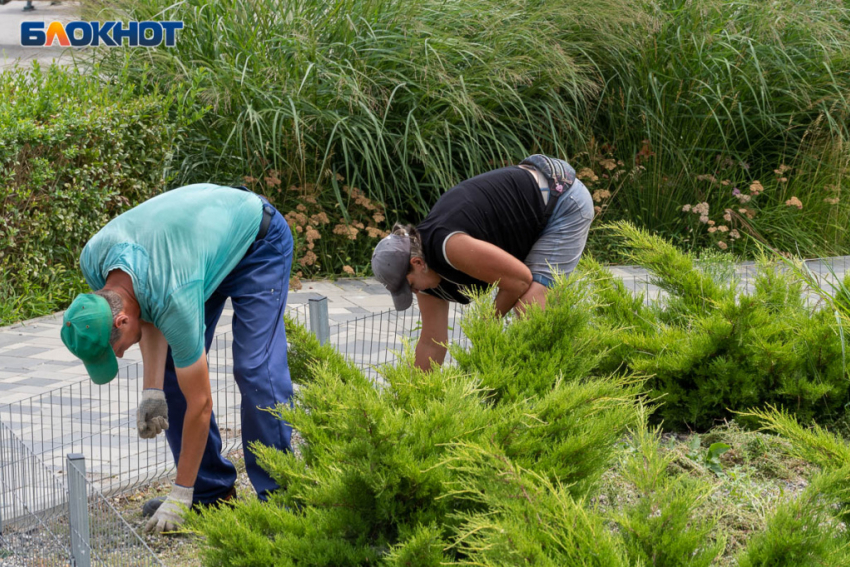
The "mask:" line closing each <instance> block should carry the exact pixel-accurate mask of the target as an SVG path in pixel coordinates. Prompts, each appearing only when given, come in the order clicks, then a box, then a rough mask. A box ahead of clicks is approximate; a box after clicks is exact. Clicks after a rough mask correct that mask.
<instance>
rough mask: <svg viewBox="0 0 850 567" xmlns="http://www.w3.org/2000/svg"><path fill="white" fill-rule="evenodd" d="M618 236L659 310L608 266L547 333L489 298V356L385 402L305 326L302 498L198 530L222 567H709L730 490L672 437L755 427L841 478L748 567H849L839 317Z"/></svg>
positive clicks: (233, 509) (299, 403) (385, 378)
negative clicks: (665, 442) (724, 491)
mask: <svg viewBox="0 0 850 567" xmlns="http://www.w3.org/2000/svg"><path fill="white" fill-rule="evenodd" d="M613 228H614V231H615V232H616V233H618V234H619V235H620V236H621V237H622V239H623V242H624V244H625V249H626V251H627V254H628V255H629V256H630V257H631V258H632V260H633V261H635V262H637V263H639V264H641V265H644V266H646V267H647V268H649V269H650V271H651V272H652V273H653V274H654V277H655V283H656V285H658V286H659V287H660V288H661V289H663V290H664V292H665V297H664V299H663V300H662V301H661V302H660V303H657V304H655V305H647V304H645V303H644V302H643V301H642V299H641V298H640V297H638V298H635V297H634V296H633V295H632V293H631V292H630V291H629V290H628V289H627V288H626V287H625V286H624V285H623V283H622V282H621V281H620V280H618V279H617V278H614V277H613V276H612V274H611V273H610V272H609V271H608V270H606V269H605V268H603V267H602V266H601V265H599V264H598V263H596V262H594V261H593V260H592V259H590V258H588V259H585V260H583V262H582V265H581V267H580V270H579V271H578V272H577V273H576V274H574V275H573V277H572V279H571V280H570V282H569V283H568V282H566V281H563V280H559V281H558V282H557V283H556V285H555V287H554V288H553V289H552V290H551V293H550V294H549V296H548V299H547V308H546V310H545V311H541V310H540V309H539V308H536V307H531V308H529V309H528V311H527V312H526V314H525V315H522V316H514V317H513V318H512V319H511V320H510V321H505V320H503V319H501V318H499V317H498V316H497V315H496V313H495V311H494V310H493V307H492V302H491V301H490V299H489V297H488V295H487V294H481V295H480V296H478V297H476V298H474V301H473V303H472V305H471V307H470V309H469V310H468V312H467V314H466V315H465V317H464V320H463V322H462V326H463V330H464V334H465V335H466V337H467V338H468V339H469V346H460V345H453V346H452V347H451V349H452V355H453V358H454V360H455V361H456V364H454V365H450V366H444V367H442V368H438V369H436V370H434V371H432V372H429V373H422V372H421V371H419V370H416V369H414V368H413V364H412V362H413V360H412V359H413V357H412V352H411V350H410V349H409V348H408V349H406V351H405V353H403V356H402V359H401V360H400V361H399V362H398V363H397V364H395V365H390V366H385V367H383V368H381V369H380V373H381V379H380V380H379V381H378V383H373V382H372V381H371V380H370V379H368V378H367V377H366V376H365V375H364V374H363V373H362V372H361V371H360V370H359V369H358V368H357V367H356V366H354V365H353V364H352V363H349V362H348V361H347V360H346V359H345V358H343V356H342V355H340V354H339V353H338V352H336V351H335V350H334V348H333V347H332V346H330V345H325V346H321V345H319V343H318V341H317V340H316V339H315V337H313V336H312V335H311V334H310V333H308V332H307V331H306V330H305V329H304V328H303V327H300V326H299V325H297V324H295V323H293V322H292V321H289V320H287V322H286V324H287V335H288V339H289V343H290V345H289V363H290V370H291V373H292V377H293V380H294V381H295V382H297V383H299V384H300V388H299V390H298V393H297V396H296V398H295V400H294V403H293V405H292V406H291V407H289V406H287V407H279V408H277V410H276V412H277V414H278V415H279V417H280V418H281V419H285V420H287V421H288V422H289V423H291V424H292V426H293V427H294V429H295V430H296V431H298V432H299V435H300V438H301V440H302V442H301V443H299V444H298V454H285V453H282V452H279V451H277V450H274V449H271V448H268V447H263V446H255V447H254V450H255V451H256V452H257V453H258V456H259V459H260V462H261V463H262V465H263V466H264V467H265V468H266V469H267V470H268V471H269V473H270V474H271V475H272V477H273V478H274V479H275V480H276V481H277V482H278V483H279V484H280V486H281V488H282V490H280V491H279V492H277V493H275V494H273V495H272V496H271V497H270V500H269V501H268V502H265V503H264V502H259V501H258V500H256V499H255V498H250V497H249V498H245V499H241V500H239V501H238V502H236V503H235V504H233V505H231V506H224V507H222V508H220V509H213V510H205V511H201V512H200V513H198V514H197V515H190V518H189V520H188V522H187V527H188V529H190V530H192V531H194V532H195V533H196V534H199V535H200V536H202V540H203V555H204V562H205V564H206V565H211V566H237V565H239V566H258V567H259V566H263V567H265V566H268V565H275V566H278V565H280V566H286V565H298V566H328V567H330V566H334V567H347V566H367V565H383V566H388V567H389V566H397V567H437V566H441V565H475V566H509V565H538V566H552V567H556V566H565V565H581V566H599V567H619V566H623V567H626V566H656V567H701V566H705V567H708V566H709V565H714V564H717V561H718V558H719V557H720V555H721V553H723V552H724V549H725V547H726V541H725V537H724V535H723V533H722V532H719V531H718V526H717V523H718V522H717V519H716V518H714V517H712V516H711V515H707V514H706V512H705V509H706V507H710V504H709V502H710V499H711V498H712V496H713V495H714V491H715V490H716V489H717V486H716V485H710V484H705V481H704V480H701V479H700V478H697V477H692V476H689V475H688V474H686V473H683V472H682V471H681V470H676V469H675V467H673V466H672V463H673V460H672V459H673V458H674V456H673V455H672V453H669V452H668V451H666V450H665V449H664V448H663V447H662V441H661V440H662V427H663V428H664V429H670V428H681V427H685V426H687V427H698V428H708V427H710V426H711V425H712V424H713V422H714V421H715V420H718V419H722V418H737V419H740V420H743V422H744V423H746V424H749V425H756V424H761V425H762V426H764V427H766V428H767V429H770V430H772V431H773V432H776V433H779V434H781V435H783V436H785V437H787V438H788V439H789V440H790V441H791V444H792V445H793V446H794V447H795V448H796V449H795V451H796V452H795V455H796V456H797V457H799V458H802V459H805V460H808V461H810V462H812V463H814V464H815V465H816V466H818V467H820V469H821V472H820V473H819V474H817V475H816V476H815V477H814V478H813V479H812V481H811V486H809V487H808V488H807V489H806V490H804V491H803V493H802V494H801V495H800V496H799V497H798V498H796V499H793V500H783V501H781V502H779V503H778V504H777V505H776V506H775V507H774V508H773V509H771V510H770V511H769V512H768V513H767V514H766V515H765V518H766V521H765V522H764V524H763V526H762V527H764V528H765V529H763V530H762V531H760V532H758V533H754V534H753V535H752V536H751V537H750V538H749V539H748V541H747V544H746V546H745V547H742V548H740V550H739V551H738V550H736V551H735V554H736V560H737V561H738V563H739V564H740V565H742V566H747V567H755V566H764V567H766V566H783V565H788V566H789V567H790V566H791V565H850V540H848V539H847V531H846V529H845V530H844V531H840V530H838V527H839V526H841V525H846V522H847V520H848V518H850V514H848V512H847V511H848V510H850V496H848V494H850V482H848V480H847V479H848V478H850V450H849V449H848V448H847V447H848V446H847V443H846V442H845V441H844V440H842V439H840V438H838V437H837V436H834V435H832V434H830V433H828V432H827V431H826V430H823V429H820V428H817V427H816V428H814V429H811V430H809V429H806V428H805V427H804V425H801V423H803V424H806V423H808V422H810V421H812V420H813V419H818V420H820V419H823V418H829V417H830V416H832V415H833V414H835V413H837V412H839V411H840V410H841V409H842V407H843V405H844V404H845V403H847V394H848V389H847V388H848V381H847V379H846V373H845V370H846V362H845V360H844V357H843V349H842V339H841V337H840V334H839V332H838V331H837V329H836V322H835V321H836V320H835V319H834V317H833V315H832V313H830V312H829V311H826V310H822V311H821V310H818V309H810V308H808V307H807V306H806V305H805V301H804V290H803V289H802V287H801V285H800V284H799V283H798V282H796V281H795V280H794V279H793V277H792V276H791V275H789V274H784V273H782V272H781V271H778V270H772V269H762V270H761V271H760V274H759V276H758V277H757V278H756V279H755V281H754V282H752V285H751V289H749V290H743V289H741V287H742V286H738V285H737V284H736V282H734V279H733V278H732V277H731V276H732V272H731V271H730V270H728V269H726V268H724V266H723V264H722V262H720V263H716V262H715V263H711V262H706V261H702V262H701V263H698V262H696V261H695V260H694V259H693V258H691V257H690V256H689V255H687V254H685V253H682V252H680V251H679V250H677V249H676V248H675V247H673V246H672V245H670V244H669V243H667V242H665V241H663V240H661V239H658V238H655V237H653V236H651V235H649V234H647V233H646V232H643V231H640V230H637V229H635V228H633V227H631V226H629V225H625V224H622V225H616V226H614V227H613ZM767 267H768V266H765V268H767ZM745 291H746V293H745ZM774 406H776V407H778V408H779V409H774ZM742 411H743V413H742ZM652 420H655V421H656V424H654V425H650V421H652ZM659 422H660V423H661V425H658V423H659ZM615 463H618V464H619V466H617V467H615V466H614V464H615ZM614 469H618V471H619V472H618V473H617V474H619V475H620V478H621V479H622V481H623V486H626V487H628V491H629V493H630V497H629V498H627V499H624V500H623V502H624V503H623V504H622V505H618V507H616V508H605V506H603V505H600V502H601V500H600V495H601V493H598V490H597V489H598V488H599V486H600V482H601V480H604V478H603V474H604V473H606V472H607V471H611V470H614ZM718 470H720V469H718ZM727 555H728V554H727ZM725 558H727V559H728V558H731V555H729V556H728V557H725Z"/></svg>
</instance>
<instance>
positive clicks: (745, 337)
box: [587, 223, 850, 430]
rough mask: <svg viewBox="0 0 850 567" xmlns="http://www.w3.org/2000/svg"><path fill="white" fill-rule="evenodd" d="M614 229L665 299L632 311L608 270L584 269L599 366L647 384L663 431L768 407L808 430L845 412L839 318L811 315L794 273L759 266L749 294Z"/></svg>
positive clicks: (628, 231)
mask: <svg viewBox="0 0 850 567" xmlns="http://www.w3.org/2000/svg"><path fill="white" fill-rule="evenodd" d="M611 229H612V232H613V233H614V234H617V235H619V237H620V238H622V242H623V244H624V249H625V251H626V252H625V254H626V257H627V258H628V259H629V261H631V262H634V263H636V264H638V265H640V266H643V267H645V268H647V269H648V270H649V271H650V272H651V274H652V278H653V283H654V284H655V285H657V286H658V287H660V288H661V289H662V290H663V291H664V292H665V293H666V297H665V299H664V300H663V301H661V302H660V303H657V304H655V305H654V306H651V307H647V306H640V305H636V301H635V300H634V299H633V298H632V297H631V296H630V292H629V291H627V290H626V289H625V287H624V286H623V285H622V284H620V283H618V282H614V281H613V280H612V277H611V276H610V274H606V270H604V269H603V268H601V267H600V266H599V265H598V264H594V263H593V262H589V263H587V266H588V271H589V273H590V274H591V275H590V276H589V277H590V279H591V281H592V282H593V284H592V285H593V286H594V288H595V289H598V307H597V308H596V315H597V317H599V318H600V319H601V322H600V324H599V325H600V328H601V329H603V332H600V336H601V337H602V338H603V339H605V340H607V341H609V343H608V344H609V346H610V351H609V355H608V356H607V357H606V358H605V359H604V360H603V361H602V363H601V364H602V367H603V368H607V367H611V368H616V367H620V366H623V365H624V366H625V368H627V369H628V370H629V371H631V372H634V373H637V374H641V375H646V376H649V377H650V378H649V380H648V381H647V385H648V388H649V391H650V397H652V398H656V397H657V398H658V399H659V400H660V402H661V404H660V407H659V410H658V412H657V413H656V414H655V418H656V419H661V420H663V421H664V424H665V426H666V427H668V428H672V429H677V430H680V429H683V428H686V427H687V428H696V429H698V430H705V429H708V428H710V427H711V426H712V425H713V424H714V423H715V422H716V421H717V420H722V419H724V418H730V417H733V414H732V412H734V411H736V410H739V411H740V410H746V409H749V408H756V407H764V406H765V405H767V404H774V405H779V406H782V407H784V408H787V409H788V410H790V411H793V412H794V414H795V415H796V416H797V417H798V418H799V419H801V420H802V421H805V422H810V421H811V420H813V419H819V420H820V419H828V418H835V417H836V416H838V415H839V414H840V413H842V411H843V407H844V405H845V404H846V403H847V401H848V386H850V382H848V380H847V360H846V358H845V356H844V348H843V344H842V343H843V339H842V337H841V335H840V333H839V329H838V328H837V326H836V320H835V315H834V313H833V312H832V311H831V310H829V309H817V308H815V309H810V308H808V307H806V305H805V301H804V295H803V294H804V291H803V289H802V286H801V284H800V283H799V281H798V280H797V279H796V278H795V277H794V276H793V274H789V273H786V272H783V271H782V270H779V269H778V267H777V266H776V265H771V264H769V263H763V264H762V266H761V268H762V269H760V270H759V274H758V276H757V277H756V279H755V282H754V286H753V287H754V289H753V290H752V291H751V293H745V291H744V290H739V289H738V288H737V287H736V281H735V278H731V279H724V278H722V277H715V275H712V273H711V270H706V269H701V268H699V267H698V266H697V265H695V263H694V260H693V259H692V257H691V256H689V255H687V254H685V253H683V252H681V251H679V250H678V249H677V248H676V247H674V246H673V245H672V244H670V243H669V242H667V241H665V240H664V239H662V238H660V237H657V236H653V235H650V234H649V233H648V232H646V231H644V230H640V229H637V228H635V227H633V226H632V225H629V224H625V223H622V224H616V225H613V226H612V227H611ZM632 308H634V312H632V313H628V314H624V310H626V309H632ZM611 329H614V331H613V332H611V331H610V330H611Z"/></svg>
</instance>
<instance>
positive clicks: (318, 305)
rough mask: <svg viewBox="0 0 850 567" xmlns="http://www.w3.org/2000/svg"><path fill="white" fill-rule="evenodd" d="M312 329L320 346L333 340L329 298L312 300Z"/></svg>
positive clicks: (310, 301)
mask: <svg viewBox="0 0 850 567" xmlns="http://www.w3.org/2000/svg"><path fill="white" fill-rule="evenodd" d="M309 306H310V329H311V330H312V331H313V334H314V335H316V338H317V339H319V344H320V345H323V344H325V343H327V342H328V341H329V340H330V338H331V324H330V321H329V320H328V298H327V297H320V298H318V299H312V298H311V299H310V300H309Z"/></svg>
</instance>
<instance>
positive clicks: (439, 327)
mask: <svg viewBox="0 0 850 567" xmlns="http://www.w3.org/2000/svg"><path fill="white" fill-rule="evenodd" d="M416 300H417V302H418V303H419V312H420V313H421V314H422V332H421V333H420V335H419V342H418V343H417V344H416V360H415V362H414V364H415V365H416V367H417V368H420V369H422V370H424V371H425V372H428V371H429V370H430V369H431V361H432V360H433V361H434V363H435V364H437V365H440V364H442V363H443V360H445V358H446V346H445V345H446V343H447V342H448V340H449V302H448V301H446V300H444V299H440V298H439V297H434V296H433V295H428V294H427V293H417V294H416Z"/></svg>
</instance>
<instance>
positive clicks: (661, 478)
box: [614, 422, 724, 567]
mask: <svg viewBox="0 0 850 567" xmlns="http://www.w3.org/2000/svg"><path fill="white" fill-rule="evenodd" d="M631 439H632V442H633V444H634V446H635V451H634V452H633V453H632V454H631V455H630V456H629V457H628V458H627V459H626V460H625V464H624V467H623V475H622V476H623V478H624V480H625V481H627V482H629V483H631V484H632V485H633V486H634V487H635V490H636V493H637V496H638V498H637V500H636V502H634V503H633V504H632V505H630V506H628V507H626V508H624V509H623V510H621V511H619V512H618V513H617V514H616V515H615V516H614V520H615V522H616V525H617V527H618V528H619V530H620V533H621V534H622V537H623V542H624V544H625V548H626V553H627V556H628V558H629V559H630V560H631V564H632V565H656V566H657V567H673V566H679V565H682V566H688V567H697V566H705V567H708V565H711V564H712V562H713V561H714V559H715V558H716V557H717V555H719V554H720V552H721V551H722V550H723V547H724V542H723V541H722V540H719V541H712V540H711V537H710V534H711V531H712V529H713V528H714V524H715V522H713V521H710V520H705V519H699V518H696V517H695V516H696V514H695V513H694V511H695V509H696V508H697V507H698V506H700V505H701V504H702V503H703V502H704V501H705V500H706V499H707V497H708V496H709V494H710V493H711V492H712V490H713V487H712V486H711V485H710V484H707V483H701V482H699V481H698V480H697V479H694V478H691V477H689V476H688V475H687V474H682V473H680V474H678V475H671V474H669V472H668V469H669V467H670V463H671V462H672V461H673V458H674V457H673V455H672V454H666V455H665V454H663V453H662V452H661V450H660V446H661V432H660V428H655V429H648V428H647V424H646V423H645V422H644V423H641V426H640V427H639V428H635V429H634V430H633V431H632V435H631Z"/></svg>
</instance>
